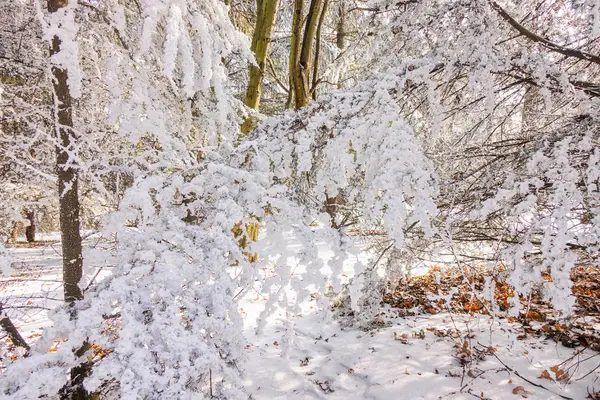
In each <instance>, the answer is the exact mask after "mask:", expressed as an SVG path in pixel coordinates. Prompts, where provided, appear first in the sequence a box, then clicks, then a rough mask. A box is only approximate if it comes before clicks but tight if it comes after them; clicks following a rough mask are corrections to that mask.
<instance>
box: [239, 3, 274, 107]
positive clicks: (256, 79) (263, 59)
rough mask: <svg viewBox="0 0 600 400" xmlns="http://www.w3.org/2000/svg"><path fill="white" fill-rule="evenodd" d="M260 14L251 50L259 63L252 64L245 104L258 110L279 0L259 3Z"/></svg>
mask: <svg viewBox="0 0 600 400" xmlns="http://www.w3.org/2000/svg"><path fill="white" fill-rule="evenodd" d="M257 6H258V16H257V18H256V26H255V28H254V35H253V36H252V47H251V50H252V52H253V53H254V57H255V58H256V63H257V65H251V66H250V81H249V82H248V90H246V99H245V104H246V105H247V106H248V107H250V108H253V109H255V110H258V107H259V105H260V96H261V94H262V83H263V79H264V77H265V71H266V66H267V56H268V55H269V47H270V45H271V34H272V33H273V27H274V26H275V19H276V18H277V8H278V7H279V0H262V1H260V2H259V3H258V4H257Z"/></svg>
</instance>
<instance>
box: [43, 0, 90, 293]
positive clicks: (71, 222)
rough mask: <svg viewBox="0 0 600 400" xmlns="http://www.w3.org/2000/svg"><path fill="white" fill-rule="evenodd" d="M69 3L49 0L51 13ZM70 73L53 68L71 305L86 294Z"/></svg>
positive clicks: (56, 45) (55, 41)
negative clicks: (73, 155)
mask: <svg viewBox="0 0 600 400" xmlns="http://www.w3.org/2000/svg"><path fill="white" fill-rule="evenodd" d="M67 4H68V0H48V11H49V12H51V13H54V12H57V11H58V10H60V9H61V8H63V7H66V6H67ZM60 45H61V42H60V38H59V37H58V36H54V37H53V38H52V45H51V46H50V56H53V55H55V54H57V53H59V52H60ZM67 74H68V72H67V70H65V69H63V68H60V67H58V66H56V65H53V66H52V77H53V80H52V85H53V87H54V111H55V113H54V114H55V115H54V134H55V135H56V139H57V146H56V169H57V175H58V195H59V203H60V234H61V239H62V251H63V282H64V293H65V301H66V302H67V303H69V304H71V303H73V302H75V301H76V300H80V299H81V298H82V297H83V295H82V293H81V289H80V288H79V281H80V280H81V276H82V271H83V256H82V253H81V234H80V232H79V197H78V187H77V186H78V176H77V170H76V169H75V168H74V167H73V160H69V151H73V148H74V147H75V146H74V142H75V137H74V133H73V130H72V128H73V115H72V108H71V107H72V99H71V93H70V91H69V85H68V83H67V78H68V75H67Z"/></svg>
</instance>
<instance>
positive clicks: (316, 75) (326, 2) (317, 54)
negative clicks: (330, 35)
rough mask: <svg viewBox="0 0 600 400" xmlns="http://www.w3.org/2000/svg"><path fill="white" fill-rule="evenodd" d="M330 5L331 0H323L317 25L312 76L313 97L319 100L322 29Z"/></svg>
mask: <svg viewBox="0 0 600 400" xmlns="http://www.w3.org/2000/svg"><path fill="white" fill-rule="evenodd" d="M328 6H329V0H323V10H322V11H321V15H320V16H319V23H318V25H317V38H316V39H315V40H316V41H315V62H314V69H313V77H312V86H311V89H310V90H311V92H312V98H313V100H317V85H318V84H319V61H320V60H319V59H320V57H321V29H322V28H323V21H325V14H326V13H327V7H328Z"/></svg>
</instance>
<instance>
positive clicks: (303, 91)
mask: <svg viewBox="0 0 600 400" xmlns="http://www.w3.org/2000/svg"><path fill="white" fill-rule="evenodd" d="M322 2H323V0H311V2H310V7H309V9H308V14H307V15H306V25H305V28H304V37H303V39H302V48H301V49H300V59H299V60H298V63H297V64H296V65H295V68H294V69H295V71H294V74H295V76H294V80H295V82H294V96H295V99H296V100H295V105H296V110H298V109H300V108H302V107H306V106H307V105H308V103H309V101H310V77H311V71H312V68H311V65H312V52H313V49H312V48H313V43H314V41H315V34H316V32H317V24H318V21H319V14H320V11H321V4H322Z"/></svg>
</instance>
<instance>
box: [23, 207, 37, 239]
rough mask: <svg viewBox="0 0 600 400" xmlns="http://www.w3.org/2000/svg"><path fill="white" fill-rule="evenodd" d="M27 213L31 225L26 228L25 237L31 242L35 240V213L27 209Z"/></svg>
mask: <svg viewBox="0 0 600 400" xmlns="http://www.w3.org/2000/svg"><path fill="white" fill-rule="evenodd" d="M25 215H26V216H27V219H28V220H29V226H28V227H26V228H25V237H26V238H27V241H28V242H29V243H33V242H35V213H34V212H33V211H26V212H25Z"/></svg>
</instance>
